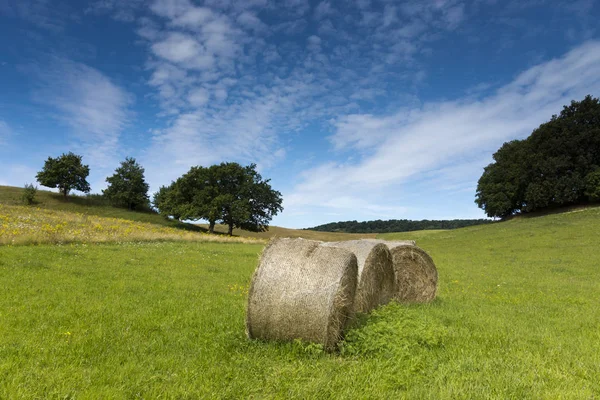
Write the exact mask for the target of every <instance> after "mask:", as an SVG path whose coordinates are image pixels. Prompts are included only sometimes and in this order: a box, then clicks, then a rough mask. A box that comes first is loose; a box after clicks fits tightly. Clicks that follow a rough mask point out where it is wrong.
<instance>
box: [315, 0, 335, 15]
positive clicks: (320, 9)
mask: <svg viewBox="0 0 600 400" xmlns="http://www.w3.org/2000/svg"><path fill="white" fill-rule="evenodd" d="M333 12H334V10H333V7H332V6H331V2H329V1H327V0H325V1H322V2H320V3H319V4H318V5H317V7H316V8H315V14H314V17H315V19H316V20H321V19H323V18H325V17H326V16H328V15H330V14H333Z"/></svg>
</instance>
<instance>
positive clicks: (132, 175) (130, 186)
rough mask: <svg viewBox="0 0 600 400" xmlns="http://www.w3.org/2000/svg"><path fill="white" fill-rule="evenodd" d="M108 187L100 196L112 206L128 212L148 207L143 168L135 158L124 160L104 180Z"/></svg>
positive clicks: (146, 186)
mask: <svg viewBox="0 0 600 400" xmlns="http://www.w3.org/2000/svg"><path fill="white" fill-rule="evenodd" d="M106 182H108V187H107V188H106V189H105V190H103V191H102V194H104V196H105V197H106V198H107V199H109V200H110V201H111V202H112V203H113V204H115V205H117V206H120V207H127V208H129V209H130V210H134V209H139V208H140V207H148V205H149V197H148V189H149V186H148V184H147V183H146V181H145V179H144V168H142V166H141V165H139V164H138V163H137V162H136V161H135V158H129V157H127V158H125V161H122V162H121V166H120V167H118V168H117V169H116V170H115V173H114V175H113V176H109V177H108V178H106Z"/></svg>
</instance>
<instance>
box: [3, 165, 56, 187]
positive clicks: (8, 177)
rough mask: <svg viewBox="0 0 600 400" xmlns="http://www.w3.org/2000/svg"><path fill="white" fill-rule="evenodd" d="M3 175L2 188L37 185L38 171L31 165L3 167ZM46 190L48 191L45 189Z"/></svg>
mask: <svg viewBox="0 0 600 400" xmlns="http://www.w3.org/2000/svg"><path fill="white" fill-rule="evenodd" d="M0 168H2V175H0V186H17V187H23V186H24V185H25V184H27V183H32V184H34V185H37V183H36V180H35V176H36V175H37V172H38V171H37V170H35V169H34V168H32V167H31V166H29V165H21V164H8V165H2V164H0ZM44 190H48V189H46V188H44Z"/></svg>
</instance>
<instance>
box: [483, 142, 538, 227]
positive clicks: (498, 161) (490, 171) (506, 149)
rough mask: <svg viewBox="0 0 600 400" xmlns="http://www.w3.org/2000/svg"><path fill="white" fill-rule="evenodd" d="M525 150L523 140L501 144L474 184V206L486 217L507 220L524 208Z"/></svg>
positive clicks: (525, 182)
mask: <svg viewBox="0 0 600 400" xmlns="http://www.w3.org/2000/svg"><path fill="white" fill-rule="evenodd" d="M527 154H528V146H527V142H526V141H524V140H513V141H511V142H507V143H504V145H502V147H501V148H500V149H499V150H498V151H497V152H496V153H494V156H493V157H494V160H495V162H494V163H492V164H490V165H488V166H487V167H485V169H484V171H483V175H481V178H479V182H478V183H477V193H476V195H475V197H476V198H475V203H477V205H478V206H479V207H480V208H482V209H483V210H484V211H485V212H486V214H487V215H488V217H506V216H509V215H512V214H514V213H515V212H517V211H519V210H521V209H522V208H523V199H524V196H525V190H526V188H527V173H528V172H527V171H528V168H527Z"/></svg>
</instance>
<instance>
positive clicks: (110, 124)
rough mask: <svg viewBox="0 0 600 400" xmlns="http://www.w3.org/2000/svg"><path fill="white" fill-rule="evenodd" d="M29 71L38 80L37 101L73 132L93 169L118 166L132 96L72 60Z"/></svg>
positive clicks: (58, 60)
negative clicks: (120, 137)
mask: <svg viewBox="0 0 600 400" xmlns="http://www.w3.org/2000/svg"><path fill="white" fill-rule="evenodd" d="M28 70H29V71H30V72H32V73H33V75H34V76H36V77H37V82H38V83H37V86H36V89H35V91H34V94H33V98H34V100H35V101H36V102H38V103H40V104H42V105H44V106H46V107H48V108H49V109H50V110H52V111H53V114H52V115H53V117H54V118H55V119H57V120H58V121H60V122H61V123H63V124H64V125H66V126H67V127H68V128H70V129H69V130H70V135H69V137H70V139H71V145H72V146H73V147H74V148H76V149H78V151H80V152H82V153H83V154H84V155H86V156H87V157H86V158H87V160H88V162H90V163H91V164H92V165H97V166H104V165H107V164H108V165H111V166H112V164H115V161H116V160H117V157H118V156H119V151H118V149H119V136H120V134H121V132H122V131H123V129H124V128H125V127H126V126H127V124H128V123H129V121H130V118H131V112H130V111H129V107H130V105H131V103H132V101H133V98H132V96H131V95H129V94H128V93H127V92H126V91H125V90H124V89H122V88H121V87H119V86H118V85H116V84H115V83H114V82H113V81H112V80H111V79H109V78H108V77H107V76H106V75H104V74H103V73H101V72H100V71H98V70H97V69H95V68H91V67H89V66H87V65H84V64H81V63H77V62H73V61H70V60H66V59H62V58H53V59H52V60H51V61H50V62H49V63H47V64H45V65H44V67H43V68H42V67H41V66H40V65H34V66H30V67H29V68H28Z"/></svg>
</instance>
